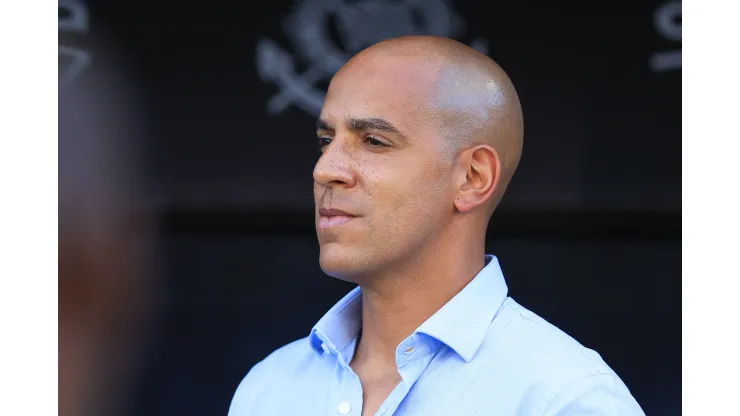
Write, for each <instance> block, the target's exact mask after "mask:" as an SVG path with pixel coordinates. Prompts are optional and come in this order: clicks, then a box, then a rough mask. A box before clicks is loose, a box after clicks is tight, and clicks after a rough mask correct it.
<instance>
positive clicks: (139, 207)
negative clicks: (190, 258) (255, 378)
mask: <svg viewBox="0 0 740 416" xmlns="http://www.w3.org/2000/svg"><path fill="white" fill-rule="evenodd" d="M102 50H103V49H101V51H102ZM103 56H104V54H98V55H96V57H97V60H96V61H95V62H94V64H95V65H94V67H93V68H94V69H88V70H87V71H86V72H85V73H84V74H81V76H80V77H77V78H75V79H74V80H69V79H66V78H62V76H61V71H60V87H59V91H58V92H59V414H60V415H62V416H72V415H74V416H86V415H102V414H105V415H112V414H125V413H127V409H126V405H125V404H126V402H127V394H129V390H130V382H131V380H133V378H132V377H133V376H134V374H135V373H136V370H137V367H138V363H139V362H140V361H141V357H140V355H139V353H140V352H141V351H142V350H141V348H140V347H141V346H143V345H145V344H144V343H143V341H144V337H145V335H146V332H147V330H146V323H147V322H148V321H149V313H148V312H149V310H150V308H149V306H150V295H152V293H153V292H152V290H153V286H152V283H153V281H152V280H151V279H150V277H151V275H150V272H151V270H152V269H151V262H150V261H149V258H148V256H149V255H151V249H152V243H153V235H152V234H151V233H150V230H151V229H152V228H151V227H150V225H151V221H150V218H149V216H148V215H147V209H146V207H145V206H144V204H143V203H144V202H145V199H144V198H143V196H144V194H143V187H142V185H143V184H142V182H141V181H140V180H139V178H138V177H139V174H140V171H139V169H138V167H137V165H136V163H135V161H136V160H137V159H138V157H137V156H136V154H135V151H134V149H135V147H136V146H135V139H137V138H138V137H139V136H140V134H141V132H142V131H143V130H142V128H141V127H142V126H141V123H139V122H137V117H136V116H137V114H136V111H134V107H133V105H132V104H134V103H135V101H134V100H132V97H131V96H130V95H129V94H124V93H123V92H124V91H127V90H129V89H130V88H131V86H130V85H129V84H127V83H126V82H124V81H125V80H124V79H123V78H121V77H120V75H119V74H118V73H117V72H116V71H115V70H114V69H115V68H117V67H116V66H115V65H114V63H113V60H111V59H109V58H103ZM60 64H61V62H60ZM39 122H44V121H43V120H39Z"/></svg>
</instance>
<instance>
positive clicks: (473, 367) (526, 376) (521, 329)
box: [229, 37, 643, 416]
mask: <svg viewBox="0 0 740 416" xmlns="http://www.w3.org/2000/svg"><path fill="white" fill-rule="evenodd" d="M317 136H318V141H319V146H320V148H321V152H322V155H321V157H320V158H319V161H318V162H317V164H316V167H315V169H314V172H313V178H314V198H315V205H316V231H317V234H318V239H319V245H320V250H321V251H320V258H319V262H320V265H321V268H322V270H323V271H324V272H325V273H326V274H328V275H329V276H332V277H335V278H337V279H342V280H345V281H349V282H352V283H356V284H357V285H358V287H357V288H356V289H354V290H353V291H351V292H350V293H349V294H347V295H346V296H345V297H344V298H343V299H342V300H340V301H339V302H338V303H337V304H336V305H335V306H334V307H333V308H332V309H331V310H329V312H328V313H327V314H326V315H325V316H324V317H323V318H321V320H319V322H318V323H317V324H316V325H315V326H314V328H313V329H312V330H311V332H310V335H309V336H308V337H306V338H303V339H301V340H298V341H295V342H293V343H291V344H289V345H287V346H284V347H282V348H280V349H278V350H277V351H275V352H273V353H272V354H270V355H269V356H268V357H267V358H265V359H264V360H262V361H261V362H259V363H258V364H257V365H255V366H254V367H253V368H252V369H251V371H250V372H249V373H248V374H247V376H246V377H245V378H244V380H243V381H242V382H241V384H240V385H239V387H238V388H237V390H236V393H235V395H234V398H233V400H232V403H231V407H230V411H229V414H230V415H231V416H248V415H255V416H256V415H278V414H286V415H335V414H336V415H358V416H359V415H363V416H372V415H385V416H390V415H398V416H400V415H404V416H406V415H424V416H429V415H440V416H441V415H444V416H449V415H465V416H467V415H532V416H535V415H536V416H540V415H642V414H643V412H642V410H641V409H640V407H639V405H638V404H637V403H636V402H635V400H634V399H633V397H632V396H631V394H630V392H629V390H628V389H627V387H625V385H624V384H623V383H622V381H621V380H620V379H619V377H618V376H617V375H616V374H615V373H614V372H613V371H612V370H611V369H610V368H609V367H608V366H607V364H605V363H604V361H603V360H602V359H601V358H600V356H599V355H598V354H597V353H595V352H594V351H591V350H589V349H586V348H584V347H583V346H582V345H580V344H579V343H578V342H577V341H575V340H574V339H572V338H571V337H569V336H568V335H566V334H565V333H563V332H562V331H560V330H558V329H557V328H555V327H554V326H552V325H550V324H549V323H547V322H545V321H544V320H543V319H542V318H540V317H538V316H536V315H535V314H533V313H532V312H530V311H528V310H527V309H525V308H523V307H522V306H520V305H519V304H517V303H516V302H515V301H514V300H512V299H511V298H510V297H508V296H507V287H506V283H505V281H504V277H503V274H502V272H501V269H500V267H499V263H498V261H497V259H496V258H495V257H493V256H491V255H486V253H485V237H486V229H487V225H488V222H489V219H490V218H491V215H492V213H493V211H494V209H495V208H496V205H497V204H498V203H499V201H500V200H501V198H502V196H503V194H504V190H505V189H506V187H507V185H508V183H509V181H510V179H511V177H512V175H513V174H514V171H515V169H516V167H517V164H518V162H519V158H520V154H521V151H522V137H523V127H522V112H521V108H520V105H519V99H518V97H517V93H516V91H515V89H514V86H513V85H512V83H511V81H510V80H509V78H508V77H507V76H506V74H505V73H504V71H503V70H502V69H501V68H500V67H499V66H498V65H496V64H495V63H494V62H493V61H491V60H490V59H489V58H488V57H486V56H484V55H482V54H480V53H478V52H476V51H475V50H473V49H471V48H469V47H467V46H465V45H462V44H460V43H458V42H455V41H453V40H449V39H442V38H435V37H404V38H398V39H392V40H388V41H384V42H381V43H379V44H376V45H374V46H371V47H370V48H368V49H365V50H364V51H362V52H360V53H359V54H358V55H356V56H355V57H353V58H352V59H351V60H350V61H349V62H348V63H347V64H346V65H345V66H344V67H343V68H342V69H341V70H340V71H339V72H338V73H337V74H336V75H335V77H334V78H333V80H332V81H331V84H330V85H329V89H328V92H327V96H326V101H325V103H324V106H323V109H322V111H321V116H320V118H319V120H318V121H317Z"/></svg>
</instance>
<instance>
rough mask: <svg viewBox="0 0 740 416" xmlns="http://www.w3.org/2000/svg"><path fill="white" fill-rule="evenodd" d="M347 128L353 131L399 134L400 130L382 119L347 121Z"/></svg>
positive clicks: (353, 119)
mask: <svg viewBox="0 0 740 416" xmlns="http://www.w3.org/2000/svg"><path fill="white" fill-rule="evenodd" d="M347 128H348V129H349V130H353V131H361V130H378V131H384V132H387V133H396V134H398V133H399V131H398V129H397V128H396V127H395V126H393V124H391V123H390V122H388V121H386V120H383V119H382V118H359V119H358V118H351V119H349V120H347Z"/></svg>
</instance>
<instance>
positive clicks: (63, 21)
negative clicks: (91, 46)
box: [59, 0, 91, 83]
mask: <svg viewBox="0 0 740 416" xmlns="http://www.w3.org/2000/svg"><path fill="white" fill-rule="evenodd" d="M59 15H60V16H59V32H60V33H65V32H66V33H72V34H76V35H86V34H87V32H88V30H89V27H90V21H89V13H88V9H87V5H86V4H85V3H83V2H82V1H79V0H59ZM59 58H60V60H61V58H66V59H69V60H70V62H71V63H70V64H69V65H68V66H66V67H64V68H61V70H60V73H59V82H62V83H65V82H69V81H71V80H73V79H74V78H77V77H78V76H80V74H82V73H83V72H84V71H85V69H86V68H87V66H88V65H89V64H90V61H91V58H90V52H88V51H86V50H84V49H81V48H78V47H73V46H69V45H61V44H60V45H59Z"/></svg>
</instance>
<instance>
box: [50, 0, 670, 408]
mask: <svg viewBox="0 0 740 416" xmlns="http://www.w3.org/2000/svg"><path fill="white" fill-rule="evenodd" d="M59 5H60V6H59V44H60V48H59V71H60V80H61V81H63V82H65V83H67V84H69V85H71V86H74V84H75V83H81V84H82V83H84V82H85V79H86V77H88V76H91V75H90V74H92V73H95V71H96V68H97V65H100V64H99V62H100V60H99V57H100V56H103V55H105V54H110V53H112V52H111V50H113V51H114V54H115V56H116V58H117V59H116V62H117V64H116V65H117V67H116V70H117V71H118V72H123V73H125V74H126V80H127V81H126V84H125V85H126V89H128V90H130V91H134V92H135V93H136V94H135V95H136V97H137V101H136V102H137V106H136V108H137V111H138V113H139V114H138V116H139V117H141V120H143V121H142V123H143V125H146V126H147V129H146V133H144V134H140V135H137V137H135V138H134V139H135V140H136V141H137V142H138V144H139V145H140V147H142V148H143V150H144V157H143V160H142V166H144V168H143V169H142V172H141V173H142V174H143V176H144V177H145V178H146V180H147V185H148V188H149V189H150V191H151V192H150V194H151V195H152V196H151V198H149V199H148V200H147V204H146V205H147V207H148V209H149V210H150V211H151V212H152V213H153V214H154V215H155V216H156V218H157V224H158V226H159V231H160V232H159V238H158V243H159V244H158V246H159V248H160V250H158V252H157V256H158V258H157V262H156V263H157V264H158V265H159V268H158V271H157V273H155V276H153V278H155V279H157V281H158V283H159V286H160V287H161V290H160V291H158V292H157V297H156V299H155V302H154V303H155V305H156V307H155V312H153V313H152V317H151V322H152V324H151V325H152V326H153V327H154V330H152V331H151V336H149V337H148V338H147V339H148V342H147V348H146V349H145V351H146V353H145V354H141V355H140V358H139V361H140V364H141V367H142V370H141V371H140V376H139V377H138V378H137V381H136V383H135V394H134V399H133V403H132V406H133V410H132V412H133V413H134V414H137V415H145V416H146V415H170V414H171V415H214V414H225V413H226V410H227V408H228V405H229V401H230V399H231V396H232V394H233V391H234V389H235V388H236V386H237V385H238V383H239V381H240V379H241V378H242V377H243V376H244V375H245V374H246V372H247V371H248V370H249V369H250V367H251V366H252V365H253V364H255V363H256V362H257V361H258V360H260V359H262V358H264V356H266V355H267V354H268V353H270V352H271V351H273V350H274V349H276V348H277V347H280V346H282V345H284V344H286V343H288V342H290V341H292V340H295V339H298V338H302V337H304V336H307V335H308V333H309V331H310V329H311V326H312V325H313V324H314V323H315V322H316V321H317V320H318V319H319V318H320V317H321V316H322V314H323V313H324V312H325V311H326V310H328V308H329V307H330V306H331V305H332V304H333V303H334V302H336V301H337V300H338V299H339V298H340V297H341V296H342V295H343V294H344V293H346V292H347V291H348V290H350V289H351V286H349V285H348V284H346V283H344V282H340V281H337V280H335V279H331V278H329V277H327V276H325V275H323V273H322V272H321V270H320V269H319V267H318V246H317V242H316V237H315V232H314V228H313V213H312V212H313V211H312V209H313V199H312V193H311V192H312V191H311V189H312V188H311V186H312V185H311V184H312V178H311V171H312V169H313V165H314V163H315V162H316V160H317V158H318V156H319V153H318V151H317V148H316V140H315V135H314V128H315V126H314V121H315V118H316V116H317V115H318V111H319V109H320V107H321V103H322V100H323V93H324V91H325V89H326V86H327V84H328V81H329V79H330V78H331V76H332V75H333V73H334V71H336V70H337V69H338V68H339V67H340V66H341V65H342V63H343V62H345V61H346V59H348V57H350V56H351V55H352V54H353V53H355V52H356V51H358V50H359V49H361V48H363V47H365V46H368V45H369V44H372V43H375V42H377V41H379V40H382V39H384V38H388V37H395V36H399V35H405V34H412V33H421V34H434V35H440V36H448V37H452V38H455V39H458V40H460V41H462V42H465V43H467V44H469V45H471V46H473V47H475V48H476V49H478V50H480V51H482V52H485V53H487V54H488V55H489V56H491V57H492V58H493V59H494V60H496V61H497V62H498V63H499V64H501V65H502V67H503V68H504V69H505V70H506V71H507V72H508V73H509V75H510V76H511V78H512V80H513V82H514V84H515V85H516V87H517V89H518V91H519V94H520V97H521V101H522V105H523V110H524V116H525V148H524V154H523V158H522V163H521V165H520V168H519V170H518V172H517V174H516V175H515V177H514V180H513V182H512V185H511V186H510V187H509V191H508V193H507V196H506V197H505V198H504V201H503V204H502V206H501V207H500V208H499V210H498V212H497V213H496V214H495V215H494V219H493V221H492V224H491V226H490V230H489V237H488V242H487V244H488V252H490V253H493V254H496V255H497V256H498V257H499V259H500V262H501V264H502V268H503V270H504V273H505V275H506V277H507V281H508V284H509V286H510V295H511V296H512V297H514V298H515V299H516V300H517V301H519V302H520V303H522V304H524V305H525V306H527V307H528V308H529V309H531V310H533V311H534V312H536V313H537V314H539V315H541V316H542V317H544V318H545V319H547V320H549V321H550V322H552V323H553V324H555V325H557V326H559V327H560V328H561V329H563V330H564V331H566V332H567V333H569V334H570V335H572V336H573V337H575V338H576V339H578V340H579V341H581V342H582V343H583V344H584V345H586V346H587V347H589V348H593V349H595V350H597V351H599V352H600V353H601V355H602V356H603V357H604V359H605V360H606V362H607V363H609V364H610V365H611V366H612V367H613V368H614V369H615V370H616V371H617V372H618V373H619V374H620V376H621V377H622V378H623V380H624V381H625V382H626V384H627V385H628V386H629V387H630V389H631V391H632V393H633V394H634V396H635V397H636V398H637V400H638V402H639V403H640V404H641V405H642V406H643V408H644V410H645V411H646V413H647V414H650V415H669V414H679V413H680V396H681V380H680V366H681V364H680V363H681V361H680V359H681V358H680V357H681V347H680V331H681V330H680V319H681V315H680V305H681V304H680V292H681V286H680V270H681V269H680V254H681V228H680V227H681V225H680V224H681V202H680V201H681V170H680V169H681V167H680V139H681V96H680V93H681V2H680V1H667V2H666V1H650V0H648V1H636V0H635V1H627V2H620V3H618V4H617V3H602V2H591V3H587V2H573V1H571V2H568V1H564V2H545V1H540V2H532V1H518V2H498V1H490V2H480V1H474V0H457V1H451V0H407V1H390V0H386V1H370V0H364V1H350V0H274V1H270V2H247V1H242V2H238V1H227V0H213V1H209V2H183V3H174V2H157V1H142V0H130V1H127V2H113V1H94V0H88V1H86V2H81V1H71V0H65V1H62V0H60V2H59ZM100 39H104V42H100V41H99V40H100ZM102 49H105V50H102ZM98 94H99V96H100V97H101V98H100V99H101V100H106V99H108V98H106V97H108V95H107V94H106V91H105V90H104V89H99V90H98ZM110 99H113V98H110ZM60 114H61V113H60ZM584 312H586V313H584Z"/></svg>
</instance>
